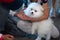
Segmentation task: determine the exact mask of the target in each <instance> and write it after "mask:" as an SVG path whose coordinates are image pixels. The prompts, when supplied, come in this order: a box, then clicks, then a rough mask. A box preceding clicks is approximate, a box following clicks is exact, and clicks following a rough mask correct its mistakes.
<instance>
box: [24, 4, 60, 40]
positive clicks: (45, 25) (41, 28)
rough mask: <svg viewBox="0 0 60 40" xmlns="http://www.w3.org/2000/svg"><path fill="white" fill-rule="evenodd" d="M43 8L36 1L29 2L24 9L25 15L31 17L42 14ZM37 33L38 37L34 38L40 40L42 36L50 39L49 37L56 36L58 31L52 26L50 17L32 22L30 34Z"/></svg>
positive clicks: (47, 39)
mask: <svg viewBox="0 0 60 40" xmlns="http://www.w3.org/2000/svg"><path fill="white" fill-rule="evenodd" d="M43 11H44V9H43V8H42V6H41V5H40V4H38V3H31V4H30V5H28V7H27V8H26V9H25V10H24V13H25V15H27V16H29V17H31V18H38V17H40V16H42V15H43V14H44V13H43ZM34 33H37V34H38V37H37V38H36V40H41V38H42V37H44V38H46V40H50V37H51V36H52V37H54V38H56V37H58V36H59V31H58V29H57V28H56V27H55V26H54V24H53V21H52V20H51V18H48V19H46V20H42V21H40V22H33V24H32V34H34Z"/></svg>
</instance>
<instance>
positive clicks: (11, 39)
mask: <svg viewBox="0 0 60 40" xmlns="http://www.w3.org/2000/svg"><path fill="white" fill-rule="evenodd" d="M3 36H4V37H3V40H14V37H13V36H12V35H8V34H7V35H3Z"/></svg>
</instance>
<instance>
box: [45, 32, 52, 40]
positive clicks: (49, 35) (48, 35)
mask: <svg viewBox="0 0 60 40" xmlns="http://www.w3.org/2000/svg"><path fill="white" fill-rule="evenodd" d="M50 37H51V33H50V32H49V33H48V34H47V37H46V40H50Z"/></svg>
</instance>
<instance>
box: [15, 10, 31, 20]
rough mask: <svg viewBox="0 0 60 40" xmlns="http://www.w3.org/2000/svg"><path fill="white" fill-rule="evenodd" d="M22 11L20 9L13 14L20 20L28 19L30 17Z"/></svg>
mask: <svg viewBox="0 0 60 40" xmlns="http://www.w3.org/2000/svg"><path fill="white" fill-rule="evenodd" d="M23 11H24V10H23V9H22V10H20V11H19V12H18V13H17V14H15V16H17V17H18V18H19V19H22V20H30V17H28V16H26V15H25V14H24V12H23Z"/></svg>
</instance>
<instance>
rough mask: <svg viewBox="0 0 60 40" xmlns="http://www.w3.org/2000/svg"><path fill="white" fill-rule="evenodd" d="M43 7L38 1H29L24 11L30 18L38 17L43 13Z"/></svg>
mask: <svg viewBox="0 0 60 40" xmlns="http://www.w3.org/2000/svg"><path fill="white" fill-rule="evenodd" d="M43 10H44V9H43V8H42V6H41V5H40V4H38V3H31V4H29V5H28V7H27V8H26V9H25V10H24V13H25V14H26V15H27V16H29V17H31V18H38V17H40V16H42V15H43Z"/></svg>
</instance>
